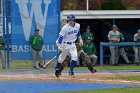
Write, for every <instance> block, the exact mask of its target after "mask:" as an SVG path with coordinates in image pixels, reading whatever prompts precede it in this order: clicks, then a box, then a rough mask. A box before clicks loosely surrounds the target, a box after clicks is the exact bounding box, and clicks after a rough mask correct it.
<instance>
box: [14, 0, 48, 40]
mask: <svg viewBox="0 0 140 93" xmlns="http://www.w3.org/2000/svg"><path fill="white" fill-rule="evenodd" d="M16 3H17V4H18V7H19V12H20V16H21V21H22V25H23V30H24V36H25V39H26V41H28V40H29V36H30V32H31V26H32V22H33V18H35V22H36V25H37V27H39V29H40V35H41V36H43V35H44V30H45V24H46V18H47V12H48V6H49V4H50V3H51V0H16ZM42 4H44V5H45V9H44V10H43V8H42V7H41V6H42ZM43 11H44V12H43Z"/></svg>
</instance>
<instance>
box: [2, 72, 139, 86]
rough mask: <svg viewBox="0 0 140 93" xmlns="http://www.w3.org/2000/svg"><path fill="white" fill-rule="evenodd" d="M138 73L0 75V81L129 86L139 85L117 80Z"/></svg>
mask: <svg viewBox="0 0 140 93" xmlns="http://www.w3.org/2000/svg"><path fill="white" fill-rule="evenodd" d="M137 75H140V72H114V73H111V72H97V73H93V74H92V73H88V72H87V73H75V76H74V77H71V76H69V75H68V73H62V75H61V76H60V77H59V78H56V77H55V76H54V73H52V74H0V80H1V81H2V80H39V81H60V82H85V83H106V84H131V85H140V81H129V80H123V79H117V78H119V77H124V78H125V76H137Z"/></svg>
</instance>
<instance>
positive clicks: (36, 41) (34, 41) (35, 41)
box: [30, 35, 43, 51]
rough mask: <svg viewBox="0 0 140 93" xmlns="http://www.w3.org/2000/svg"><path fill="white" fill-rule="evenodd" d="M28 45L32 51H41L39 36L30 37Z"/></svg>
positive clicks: (40, 38)
mask: <svg viewBox="0 0 140 93" xmlns="http://www.w3.org/2000/svg"><path fill="white" fill-rule="evenodd" d="M30 44H31V47H32V48H33V49H34V50H36V51H40V50H42V47H43V39H42V37H41V36H40V35H38V36H36V35H34V36H33V37H31V41H30Z"/></svg>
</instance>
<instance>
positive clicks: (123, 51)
mask: <svg viewBox="0 0 140 93" xmlns="http://www.w3.org/2000/svg"><path fill="white" fill-rule="evenodd" d="M120 55H121V56H122V58H123V59H124V60H125V61H126V63H127V64H129V63H130V62H129V59H128V57H127V56H126V52H125V50H124V48H120Z"/></svg>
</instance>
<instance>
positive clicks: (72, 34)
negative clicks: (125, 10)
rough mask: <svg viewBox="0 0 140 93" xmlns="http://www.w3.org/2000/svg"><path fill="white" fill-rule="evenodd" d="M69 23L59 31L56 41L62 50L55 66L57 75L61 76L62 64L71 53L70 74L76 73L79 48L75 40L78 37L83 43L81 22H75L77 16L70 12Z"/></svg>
mask: <svg viewBox="0 0 140 93" xmlns="http://www.w3.org/2000/svg"><path fill="white" fill-rule="evenodd" d="M67 19H68V23H67V24H66V25H65V26H64V27H63V28H62V29H61V31H60V33H59V37H58V39H57V41H56V45H57V46H58V48H59V49H60V50H61V51H62V52H61V54H60V55H59V57H58V62H57V64H56V68H55V76H56V77H59V74H60V71H59V68H60V65H61V63H62V62H63V61H64V60H65V58H66V56H67V55H68V54H70V56H71V62H70V70H69V75H71V76H73V75H74V72H73V70H74V67H75V64H76V61H77V58H78V55H77V49H76V46H75V41H76V39H77V38H78V39H79V40H80V44H81V45H83V41H82V39H81V35H80V31H79V30H80V24H78V23H76V22H75V16H74V15H73V14H70V15H68V16H67Z"/></svg>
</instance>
